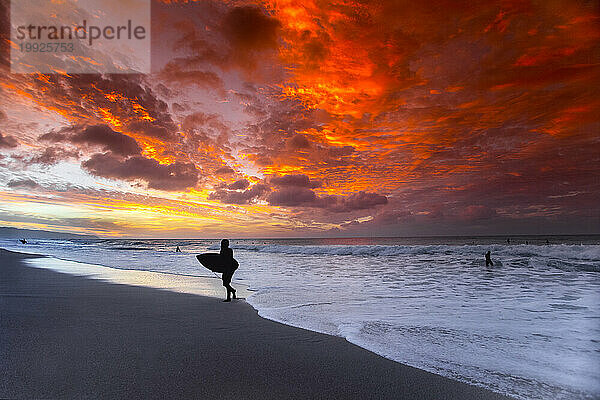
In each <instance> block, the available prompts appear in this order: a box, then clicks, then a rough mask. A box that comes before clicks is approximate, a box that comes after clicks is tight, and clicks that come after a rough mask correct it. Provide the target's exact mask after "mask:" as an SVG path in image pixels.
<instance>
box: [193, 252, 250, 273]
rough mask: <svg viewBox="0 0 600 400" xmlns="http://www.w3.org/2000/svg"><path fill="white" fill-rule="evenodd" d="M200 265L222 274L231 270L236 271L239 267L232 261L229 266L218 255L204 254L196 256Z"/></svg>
mask: <svg viewBox="0 0 600 400" xmlns="http://www.w3.org/2000/svg"><path fill="white" fill-rule="evenodd" d="M196 258H197V259H198V261H199V262H200V264H202V265H203V266H205V267H206V268H208V269H210V270H211V271H213V272H218V273H223V272H227V271H229V270H231V267H233V269H234V270H235V269H237V267H238V266H239V265H240V264H238V262H237V261H236V260H235V258H234V259H233V265H231V264H230V262H228V261H227V260H225V259H223V258H222V257H221V255H220V254H219V253H204V254H198V255H197V256H196Z"/></svg>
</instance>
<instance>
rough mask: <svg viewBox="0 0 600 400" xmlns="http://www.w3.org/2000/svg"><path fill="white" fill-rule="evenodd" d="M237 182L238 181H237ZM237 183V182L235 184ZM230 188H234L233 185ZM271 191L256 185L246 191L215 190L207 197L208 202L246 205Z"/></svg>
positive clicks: (261, 185) (264, 186)
mask: <svg viewBox="0 0 600 400" xmlns="http://www.w3.org/2000/svg"><path fill="white" fill-rule="evenodd" d="M238 182H239V181H238ZM236 183H237V182H236ZM231 186H236V185H235V183H234V184H233V185H231ZM270 190H271V189H270V188H269V187H268V186H267V185H264V184H261V183H258V184H256V185H254V186H252V187H250V188H249V189H246V190H230V189H217V190H216V191H214V192H212V193H211V194H210V195H209V196H208V199H209V200H219V201H220V202H221V203H225V204H248V203H250V202H252V201H253V200H256V199H258V198H260V197H261V196H263V195H264V194H265V193H267V192H269V191H270Z"/></svg>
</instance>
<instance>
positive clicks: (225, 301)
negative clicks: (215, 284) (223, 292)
mask: <svg viewBox="0 0 600 400" xmlns="http://www.w3.org/2000/svg"><path fill="white" fill-rule="evenodd" d="M228 301H231V299H225V300H223V302H224V303H227V302H228Z"/></svg>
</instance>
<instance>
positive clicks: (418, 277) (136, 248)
mask: <svg viewBox="0 0 600 400" xmlns="http://www.w3.org/2000/svg"><path fill="white" fill-rule="evenodd" d="M506 239H507V238H505V237H430V238H344V239H240V240H235V239H232V240H231V247H232V248H233V250H234V256H235V258H236V259H237V260H238V261H239V263H240V267H239V269H238V270H237V271H236V273H235V275H234V281H233V283H232V284H233V286H234V287H235V285H236V283H238V284H239V283H241V284H244V285H247V286H248V287H249V289H250V290H251V291H252V294H251V295H250V296H249V297H248V298H247V299H246V300H247V301H248V303H250V304H251V305H252V306H253V307H254V308H255V309H257V310H258V312H259V314H260V315H261V316H262V317H264V318H268V319H272V320H275V321H279V322H282V323H284V324H288V325H293V326H297V327H302V328H305V329H309V330H313V331H317V332H322V333H327V334H331V335H337V336H341V337H344V338H346V339H347V340H348V341H350V342H352V343H354V344H356V345H358V346H361V347H363V348H365V349H368V350H371V351H373V352H375V353H377V354H380V355H382V356H384V357H387V358H390V359H392V360H395V361H398V362H401V363H404V364H408V365H411V366H414V367H418V368H421V369H424V370H427V371H430V372H434V373H437V374H440V375H444V376H447V377H450V378H453V379H457V380H460V381H463V382H468V383H471V384H475V385H479V386H482V387H486V388H488V389H491V390H494V391H496V392H500V393H503V394H507V395H510V396H513V397H515V398H518V399H592V398H595V399H597V398H600V368H599V366H600V236H543V237H542V236H528V237H512V238H510V239H511V240H510V243H508V242H507V240H506ZM176 246H180V247H181V250H182V253H175V251H174V250H175V248H176ZM0 247H2V248H6V249H8V250H14V251H23V252H29V253H39V254H45V255H50V256H53V257H56V258H59V259H63V260H71V261H77V262H81V263H88V264H95V265H102V266H105V267H111V268H116V269H121V270H122V269H126V270H141V271H156V272H165V273H169V274H177V275H180V276H183V277H186V276H187V277H189V279H193V277H206V278H210V277H212V278H214V275H213V274H212V273H211V272H210V271H208V270H206V269H204V268H203V267H202V266H200V264H199V263H198V262H197V261H196V259H195V257H194V255H195V254H199V253H203V252H207V251H218V248H219V240H217V239H214V240H186V239H173V240H168V239H161V240H148V239H97V240H41V239H40V240H35V239H31V240H30V241H29V243H28V244H27V245H22V244H20V243H19V242H18V241H16V240H0ZM488 250H489V251H491V258H492V261H493V262H494V266H493V267H486V266H485V258H484V254H485V253H486V252H487V251H488ZM222 295H223V296H225V290H224V289H223V293H222Z"/></svg>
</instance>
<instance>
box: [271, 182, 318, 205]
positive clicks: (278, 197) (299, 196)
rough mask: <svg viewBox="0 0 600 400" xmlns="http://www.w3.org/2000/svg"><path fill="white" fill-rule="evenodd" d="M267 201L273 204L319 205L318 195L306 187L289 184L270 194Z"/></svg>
mask: <svg viewBox="0 0 600 400" xmlns="http://www.w3.org/2000/svg"><path fill="white" fill-rule="evenodd" d="M267 201H268V202H269V204H271V205H273V206H284V207H295V206H306V207H311V206H312V207H315V206H317V195H316V194H315V192H314V191H312V190H311V189H308V188H306V187H297V186H287V187H283V188H281V189H278V190H276V191H275V192H273V193H271V194H269V196H268V197H267Z"/></svg>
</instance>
